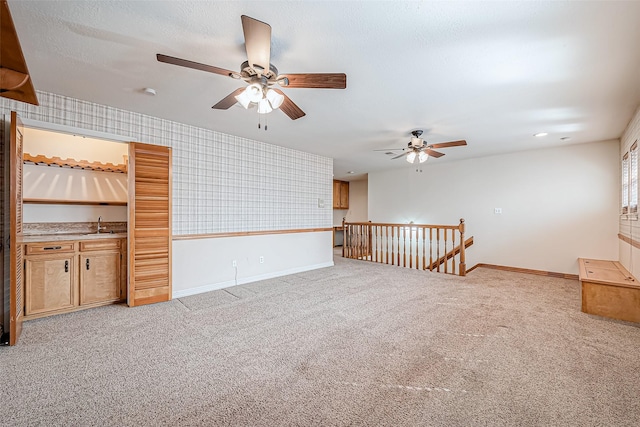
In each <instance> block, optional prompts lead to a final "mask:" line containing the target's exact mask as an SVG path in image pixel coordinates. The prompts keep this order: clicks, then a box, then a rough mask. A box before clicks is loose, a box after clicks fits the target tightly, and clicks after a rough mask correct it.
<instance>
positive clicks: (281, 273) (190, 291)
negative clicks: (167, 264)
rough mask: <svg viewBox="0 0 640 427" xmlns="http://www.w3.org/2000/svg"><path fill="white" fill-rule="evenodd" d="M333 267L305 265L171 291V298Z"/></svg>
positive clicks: (328, 265) (331, 263)
mask: <svg viewBox="0 0 640 427" xmlns="http://www.w3.org/2000/svg"><path fill="white" fill-rule="evenodd" d="M326 267H333V261H329V262H326V263H322V264H314V265H306V266H304V267H298V268H291V269H288V270H282V271H274V272H272V273H266V274H259V275H257V276H251V277H243V278H241V279H238V280H237V282H236V281H235V280H227V281H225V282H218V283H211V284H208V285H203V286H198V287H196V288H189V289H182V290H180V291H173V293H172V295H171V296H172V298H174V299H175V298H182V297H187V296H189V295H197V294H201V293H203V292H210V291H216V290H218V289H224V288H230V287H232V286H236V285H244V284H247V283H252V282H258V281H260V280H267V279H273V278H274V277H281V276H288V275H289V274H295V273H302V272H305V271H311V270H317V269H318V268H326Z"/></svg>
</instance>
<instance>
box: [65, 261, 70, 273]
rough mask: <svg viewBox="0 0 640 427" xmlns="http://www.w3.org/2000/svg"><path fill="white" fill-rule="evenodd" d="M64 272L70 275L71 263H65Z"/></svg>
mask: <svg viewBox="0 0 640 427" xmlns="http://www.w3.org/2000/svg"><path fill="white" fill-rule="evenodd" d="M64 272H65V273H68V272H69V261H65V262H64Z"/></svg>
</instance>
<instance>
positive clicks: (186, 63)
mask: <svg viewBox="0 0 640 427" xmlns="http://www.w3.org/2000/svg"><path fill="white" fill-rule="evenodd" d="M156 58H157V59H158V61H160V62H164V63H167V64H173V65H179V66H180V67H187V68H193V69H194V70H201V71H206V72H209V73H214V74H220V75H222V76H228V77H231V76H233V75H234V74H236V75H237V74H238V73H236V72H234V71H231V70H225V69H224V68H218V67H214V66H213V65H207V64H201V63H199V62H193V61H188V60H186V59H181V58H175V57H173V56H168V55H163V54H161V53H158V54H157V55H156Z"/></svg>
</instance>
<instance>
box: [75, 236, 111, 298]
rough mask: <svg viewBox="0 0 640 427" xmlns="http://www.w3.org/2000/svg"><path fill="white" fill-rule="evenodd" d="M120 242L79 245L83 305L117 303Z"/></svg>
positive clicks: (108, 241) (98, 241)
mask: <svg viewBox="0 0 640 427" xmlns="http://www.w3.org/2000/svg"><path fill="white" fill-rule="evenodd" d="M120 246H121V245H120V240H117V239H114V240H94V241H91V242H80V305H86V304H94V303H103V302H112V301H118V300H120V298H121V290H120V273H121V271H120V258H121V254H120Z"/></svg>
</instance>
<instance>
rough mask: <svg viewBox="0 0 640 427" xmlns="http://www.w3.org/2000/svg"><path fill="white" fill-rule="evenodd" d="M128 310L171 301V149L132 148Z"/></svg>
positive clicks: (130, 165) (130, 148)
mask: <svg viewBox="0 0 640 427" xmlns="http://www.w3.org/2000/svg"><path fill="white" fill-rule="evenodd" d="M129 161H130V164H129V292H128V298H127V302H128V304H129V306H131V307H133V306H138V305H144V304H152V303H156V302H161V301H169V300H170V299H171V237H172V236H171V149H170V148H167V147H160V146H157V145H150V144H141V143H133V142H132V143H130V144H129Z"/></svg>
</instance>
